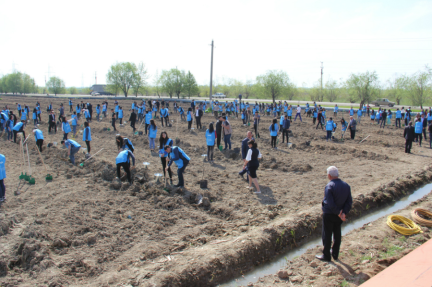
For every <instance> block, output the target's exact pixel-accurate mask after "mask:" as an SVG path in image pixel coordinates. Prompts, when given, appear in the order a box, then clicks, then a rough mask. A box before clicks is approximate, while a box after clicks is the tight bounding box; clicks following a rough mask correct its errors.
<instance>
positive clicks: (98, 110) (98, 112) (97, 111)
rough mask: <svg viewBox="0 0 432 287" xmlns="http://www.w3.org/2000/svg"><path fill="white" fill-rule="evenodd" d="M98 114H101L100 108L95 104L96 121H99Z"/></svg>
mask: <svg viewBox="0 0 432 287" xmlns="http://www.w3.org/2000/svg"><path fill="white" fill-rule="evenodd" d="M100 113H101V107H100V104H97V106H96V120H97V121H100Z"/></svg>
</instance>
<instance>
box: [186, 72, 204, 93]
mask: <svg viewBox="0 0 432 287" xmlns="http://www.w3.org/2000/svg"><path fill="white" fill-rule="evenodd" d="M199 91H200V89H199V88H198V85H197V82H196V80H195V77H194V75H192V73H191V72H190V71H188V72H187V74H186V75H185V76H184V92H185V93H186V94H187V95H188V97H189V99H190V97H191V96H192V95H196V94H198V93H199Z"/></svg>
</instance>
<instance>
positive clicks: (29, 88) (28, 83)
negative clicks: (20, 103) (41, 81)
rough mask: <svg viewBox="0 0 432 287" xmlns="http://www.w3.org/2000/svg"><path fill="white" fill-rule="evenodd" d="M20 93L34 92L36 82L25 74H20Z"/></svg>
mask: <svg viewBox="0 0 432 287" xmlns="http://www.w3.org/2000/svg"><path fill="white" fill-rule="evenodd" d="M22 82H23V84H22V91H21V92H22V93H23V94H30V93H34V92H35V87H36V83H35V80H34V79H33V78H31V77H30V76H29V75H27V74H22Z"/></svg>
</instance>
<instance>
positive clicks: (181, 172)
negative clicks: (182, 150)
mask: <svg viewBox="0 0 432 287" xmlns="http://www.w3.org/2000/svg"><path fill="white" fill-rule="evenodd" d="M188 164H189V161H188V160H183V166H182V167H181V168H179V169H177V176H178V180H179V182H178V185H179V186H184V178H183V172H184V171H185V169H186V167H187V165H188Z"/></svg>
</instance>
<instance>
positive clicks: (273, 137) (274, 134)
mask: <svg viewBox="0 0 432 287" xmlns="http://www.w3.org/2000/svg"><path fill="white" fill-rule="evenodd" d="M269 131H270V136H271V147H272V148H275V149H276V148H277V147H276V139H277V136H278V132H279V125H278V124H277V119H273V123H272V124H271V125H270V126H269Z"/></svg>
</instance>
